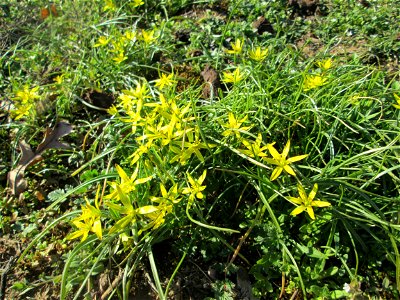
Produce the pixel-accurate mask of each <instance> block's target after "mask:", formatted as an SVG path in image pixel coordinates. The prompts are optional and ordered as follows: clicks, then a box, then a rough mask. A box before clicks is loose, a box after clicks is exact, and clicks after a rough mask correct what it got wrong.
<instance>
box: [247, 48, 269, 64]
mask: <svg viewBox="0 0 400 300" xmlns="http://www.w3.org/2000/svg"><path fill="white" fill-rule="evenodd" d="M267 55H268V49H264V50H261V48H260V47H257V48H256V49H255V50H254V49H253V50H250V51H249V57H250V58H251V59H253V60H255V61H259V62H261V61H263V60H264V59H265V58H266V57H267Z"/></svg>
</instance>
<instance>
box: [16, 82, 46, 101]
mask: <svg viewBox="0 0 400 300" xmlns="http://www.w3.org/2000/svg"><path fill="white" fill-rule="evenodd" d="M38 91H39V87H38V86H36V87H34V88H32V89H29V86H28V85H24V87H23V89H22V90H20V91H17V92H16V93H15V98H14V99H15V100H18V101H20V102H21V103H28V102H32V101H34V100H36V99H39V98H40V96H39V94H38Z"/></svg>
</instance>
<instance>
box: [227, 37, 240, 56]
mask: <svg viewBox="0 0 400 300" xmlns="http://www.w3.org/2000/svg"><path fill="white" fill-rule="evenodd" d="M231 46H232V50H225V52H226V53H229V54H240V53H241V52H242V49H243V42H242V41H241V40H240V39H236V41H235V43H231Z"/></svg>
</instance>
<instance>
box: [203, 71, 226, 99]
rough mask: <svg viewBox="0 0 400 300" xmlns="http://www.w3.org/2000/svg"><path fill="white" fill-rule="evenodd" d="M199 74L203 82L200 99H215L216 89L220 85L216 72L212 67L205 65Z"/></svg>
mask: <svg viewBox="0 0 400 300" xmlns="http://www.w3.org/2000/svg"><path fill="white" fill-rule="evenodd" d="M200 74H201V76H202V77H203V79H204V82H205V83H204V85H203V91H202V97H203V98H205V99H208V98H210V97H217V96H218V88H219V87H220V85H221V83H220V81H219V76H218V72H217V71H216V70H215V69H214V68H213V67H211V66H210V65H208V64H207V65H206V66H205V67H204V70H203V71H202V72H201V73H200Z"/></svg>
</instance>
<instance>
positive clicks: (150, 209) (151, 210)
mask: <svg viewBox="0 0 400 300" xmlns="http://www.w3.org/2000/svg"><path fill="white" fill-rule="evenodd" d="M156 211H158V208H157V207H156V206H154V205H145V206H142V207H139V208H138V209H137V210H136V212H137V213H138V214H141V215H146V214H151V213H154V212H156Z"/></svg>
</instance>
